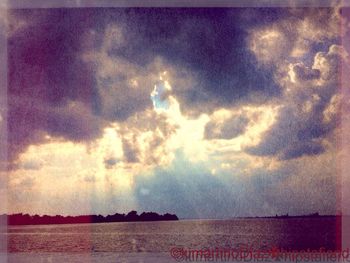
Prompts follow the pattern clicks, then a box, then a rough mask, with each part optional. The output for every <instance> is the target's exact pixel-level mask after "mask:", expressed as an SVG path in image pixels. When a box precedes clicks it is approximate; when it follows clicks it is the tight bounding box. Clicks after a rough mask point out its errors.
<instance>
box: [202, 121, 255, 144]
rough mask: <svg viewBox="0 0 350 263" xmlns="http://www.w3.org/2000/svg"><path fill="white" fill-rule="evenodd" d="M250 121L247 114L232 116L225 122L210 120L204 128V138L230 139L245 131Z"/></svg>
mask: <svg viewBox="0 0 350 263" xmlns="http://www.w3.org/2000/svg"><path fill="white" fill-rule="evenodd" d="M248 123H249V119H248V118H247V117H245V116H242V115H240V116H232V117H231V118H228V119H226V120H224V121H223V122H217V121H209V122H208V123H207V124H206V126H205V130H204V138H205V139H207V140H211V139H225V140H229V139H232V138H235V137H237V136H239V135H241V134H243V133H244V131H245V130H246V128H247V126H248Z"/></svg>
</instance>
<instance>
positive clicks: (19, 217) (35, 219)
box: [0, 211, 179, 225]
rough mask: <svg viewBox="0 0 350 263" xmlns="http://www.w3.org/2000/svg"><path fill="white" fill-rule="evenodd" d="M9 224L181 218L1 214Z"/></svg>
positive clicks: (171, 217) (131, 214)
mask: <svg viewBox="0 0 350 263" xmlns="http://www.w3.org/2000/svg"><path fill="white" fill-rule="evenodd" d="M6 219H7V224H8V225H49V224H83V223H111V222H141V221H171V220H179V219H178V217H177V216H176V215H175V214H169V213H166V214H164V215H159V214H157V213H155V212H143V213H142V214H140V215H138V214H137V212H136V211H131V212H129V213H128V214H126V215H125V214H118V213H116V214H114V215H107V216H103V215H79V216H62V215H55V216H49V215H43V216H40V215H34V216H31V215H29V214H22V213H20V214H12V215H6V214H4V215H0V220H6Z"/></svg>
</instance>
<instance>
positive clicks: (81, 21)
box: [8, 8, 279, 159]
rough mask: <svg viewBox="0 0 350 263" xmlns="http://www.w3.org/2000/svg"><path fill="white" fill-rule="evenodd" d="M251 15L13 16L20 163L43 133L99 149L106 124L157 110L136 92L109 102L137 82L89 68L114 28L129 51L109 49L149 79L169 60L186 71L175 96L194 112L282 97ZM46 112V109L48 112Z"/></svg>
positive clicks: (12, 117)
mask: <svg viewBox="0 0 350 263" xmlns="http://www.w3.org/2000/svg"><path fill="white" fill-rule="evenodd" d="M242 12H247V11H244V10H242V9H196V10H193V9H138V8H136V9H120V8H110V9H103V8H101V9H27V10H11V11H10V12H9V18H13V19H9V22H10V23H11V25H10V28H13V29H14V28H15V29H16V30H12V31H11V35H9V36H8V37H9V39H8V68H9V82H8V84H9V85H8V98H9V105H8V106H9V108H8V126H9V127H8V129H9V138H8V142H9V149H10V153H9V156H10V159H14V158H16V156H17V154H18V153H20V152H21V151H23V149H24V148H26V146H28V145H29V144H33V143H40V142H42V141H43V139H42V134H45V133H48V134H50V135H53V136H58V137H63V138H65V139H68V140H72V141H85V140H90V139H93V138H96V137H98V136H99V135H100V134H101V131H102V128H103V127H104V125H105V122H104V121H98V120H97V119H98V118H101V119H106V120H108V121H113V120H116V121H124V120H126V119H127V118H128V117H129V116H131V115H132V114H134V113H135V112H137V111H143V110H145V108H147V107H148V108H149V107H152V103H151V101H150V99H149V94H140V95H139V96H136V95H137V94H134V95H132V94H130V93H125V94H126V95H125V98H120V96H119V95H118V94H114V95H115V96H116V97H115V102H114V105H115V106H113V96H111V98H110V99H111V101H108V100H106V98H108V93H105V92H104V91H103V89H100V88H99V87H101V86H102V87H105V90H106V89H111V90H113V89H115V88H116V87H125V90H126V92H127V91H128V90H129V91H130V89H129V88H128V89H126V87H127V84H126V83H127V82H126V81H128V79H120V78H119V79H118V83H116V82H115V81H116V80H115V79H108V78H107V79H102V83H101V79H99V78H97V77H96V75H97V73H96V72H97V67H98V65H97V62H96V61H88V62H87V61H84V60H83V58H82V57H83V53H84V52H85V51H87V50H93V49H95V50H100V49H101V45H102V44H103V41H104V39H103V37H104V35H103V32H105V30H106V28H107V27H108V26H109V25H110V24H117V25H119V26H120V28H121V33H122V36H123V38H124V42H123V43H119V44H118V45H117V44H113V45H112V46H111V47H110V48H109V49H108V50H107V52H108V53H107V55H108V56H109V58H111V59H112V61H113V59H114V58H118V61H120V60H121V59H122V60H123V61H124V62H126V63H128V65H132V67H133V68H134V69H135V70H136V72H137V71H139V72H141V74H148V73H147V71H145V72H142V71H140V70H139V69H140V68H142V67H146V66H147V65H149V64H150V63H151V61H153V60H154V58H155V57H161V58H162V59H163V60H164V61H165V62H166V63H168V64H169V65H171V66H172V67H173V68H175V69H178V70H175V71H176V72H177V74H178V75H177V76H176V79H180V80H177V81H175V82H174V89H173V90H174V94H175V96H176V97H177V98H178V99H179V100H180V102H181V106H182V108H183V109H184V110H185V111H186V110H192V111H194V112H198V109H201V110H204V107H201V105H202V104H207V105H208V107H207V108H208V109H212V108H213V107H214V108H215V107H216V106H217V105H220V106H224V105H228V104H232V103H237V102H239V101H244V100H248V99H249V97H250V94H251V93H254V92H257V93H259V94H260V95H261V98H262V99H267V98H268V97H269V96H273V95H276V94H278V89H277V88H276V85H275V84H274V82H273V81H272V80H271V79H272V78H271V72H269V71H261V70H258V69H257V68H256V67H255V58H254V57H253V55H252V54H251V53H249V52H248V51H247V49H246V45H245V37H246V30H245V29H246V28H245V25H244V24H242V21H245V22H246V24H251V23H252V20H249V23H248V20H247V19H245V20H242V19H243V18H244V16H243V15H242ZM258 13H259V12H258ZM265 13H266V14H267V15H266V16H263V15H262V14H265ZM278 15H279V11H278V10H272V11H271V10H270V11H267V10H265V9H261V14H260V17H261V18H262V19H263V20H262V21H259V23H267V22H269V21H270V20H273V19H277V18H278ZM19 22H20V23H19ZM11 26H12V27H11ZM92 31H94V32H96V36H95V37H94V38H91V37H89V32H92ZM119 66H120V67H123V66H125V65H119ZM181 72H184V73H181ZM184 74H185V75H184ZM186 75H189V76H191V78H193V80H194V81H193V82H191V83H192V84H193V85H194V86H193V87H192V86H191V87H184V86H183V85H185V84H187V85H189V82H186V81H182V80H181V76H182V77H183V76H185V77H186ZM123 76H124V77H125V76H126V77H127V75H125V74H124V75H120V76H119V77H123ZM143 85H150V84H149V83H143ZM109 86H110V87H109ZM130 92H131V91H130ZM106 94H107V95H106ZM146 95H147V96H146ZM142 96H143V98H141V97H142ZM118 98H119V100H118ZM136 98H138V99H136ZM146 100H147V101H146ZM72 102H77V105H78V106H79V107H81V109H77V110H75V111H70V110H65V108H67V107H69V105H70V104H71V103H72ZM37 105H41V109H40V110H38V109H37V107H36V106H37ZM209 105H212V106H211V107H209ZM126 148H128V147H126ZM126 152H129V151H126ZM131 159H133V158H131Z"/></svg>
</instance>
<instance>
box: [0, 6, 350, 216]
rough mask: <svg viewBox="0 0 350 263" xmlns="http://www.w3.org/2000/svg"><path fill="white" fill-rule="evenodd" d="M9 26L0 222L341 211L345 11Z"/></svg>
mask: <svg viewBox="0 0 350 263" xmlns="http://www.w3.org/2000/svg"><path fill="white" fill-rule="evenodd" d="M5 15H6V14H5ZM5 15H4V13H1V16H0V17H1V21H2V23H4V24H5V26H6V28H7V32H6V35H4V36H2V37H5V38H6V39H7V59H8V63H7V70H8V75H7V80H8V87H7V98H6V99H7V104H6V105H7V106H6V110H2V111H1V112H0V113H1V115H0V129H1V131H2V141H5V140H6V144H7V147H6V153H7V155H6V158H4V156H3V155H1V156H2V159H1V160H0V163H1V170H0V182H2V184H1V187H0V197H1V198H3V199H2V200H5V199H6V200H7V207H5V208H4V207H2V210H3V211H0V213H19V212H22V213H30V214H50V215H56V214H62V215H67V214H71V215H78V214H103V215H107V214H114V213H116V212H118V213H127V212H129V211H131V210H137V211H139V212H142V211H155V212H158V213H166V212H169V213H175V214H177V215H178V216H179V217H180V218H231V217H236V216H269V215H275V214H286V213H288V214H295V215H296V214H309V213H314V212H319V213H321V214H335V213H339V212H340V211H342V210H343V208H344V202H343V203H341V200H342V191H341V189H342V186H345V183H346V182H348V181H349V179H348V177H346V178H345V177H344V176H342V171H341V169H342V167H343V166H342V160H344V159H346V158H348V156H350V153H349V150H348V149H346V147H344V145H347V142H348V138H347V137H346V136H344V130H345V129H346V128H345V127H347V126H346V125H345V123H348V122H347V121H348V117H347V116H348V114H347V113H348V112H349V111H350V107H349V106H350V99H349V94H348V93H349V91H348V88H349V87H348V86H346V85H347V84H346V83H349V76H348V74H344V72H349V59H350V57H349V52H350V49H349V46H346V44H344V41H343V40H344V39H345V38H346V37H348V36H349V34H350V31H349V28H350V19H349V18H350V12H349V9H347V8H341V7H339V6H338V7H337V6H335V7H332V8H318V7H314V8H263V7H261V8H192V9H191V8H55V9H53V8H52V9H50V8H48V9H33V8H32V9H11V10H9V11H8V13H7V18H6V16H5ZM344 83H345V84H344ZM349 127H350V126H349ZM5 135H6V137H5ZM343 197H344V196H343ZM343 212H344V211H343Z"/></svg>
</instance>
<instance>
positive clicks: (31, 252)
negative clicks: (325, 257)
mask: <svg viewBox="0 0 350 263" xmlns="http://www.w3.org/2000/svg"><path fill="white" fill-rule="evenodd" d="M336 233H337V224H336V220H335V219H334V218H290V219H261V218H260V219H234V220H180V221H164V222H127V223H100V224H77V225H41V226H10V227H8V229H7V230H5V229H3V230H2V233H1V236H2V238H7V244H8V247H7V252H8V253H4V252H6V251H2V253H1V257H2V258H0V259H2V261H1V262H6V260H7V262H16V263H17V262H18V263H22V262H99V263H104V262H177V261H176V260H175V259H174V258H173V257H172V256H171V253H170V251H171V250H172V249H173V248H184V249H215V248H237V247H242V246H246V247H249V248H253V249H254V250H263V249H266V248H272V247H277V248H282V249H286V250H291V249H293V250H301V249H308V248H309V249H319V248H320V247H324V248H326V249H332V250H334V249H335V248H336V245H337V241H336V240H337V235H336ZM6 257H7V258H6ZM231 262H233V261H231Z"/></svg>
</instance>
